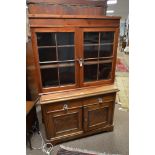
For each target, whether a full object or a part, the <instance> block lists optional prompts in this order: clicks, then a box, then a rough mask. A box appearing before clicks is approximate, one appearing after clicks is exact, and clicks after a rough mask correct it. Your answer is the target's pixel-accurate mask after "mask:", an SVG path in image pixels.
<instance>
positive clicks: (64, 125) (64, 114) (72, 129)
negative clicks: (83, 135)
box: [46, 107, 82, 138]
mask: <svg viewBox="0 0 155 155" xmlns="http://www.w3.org/2000/svg"><path fill="white" fill-rule="evenodd" d="M47 117H48V123H47V127H46V128H47V129H48V131H47V132H48V134H47V135H48V138H56V137H60V136H62V137H66V136H69V134H72V133H77V132H79V131H82V107H81V108H75V109H66V110H63V111H57V112H51V113H49V114H48V116H47Z"/></svg>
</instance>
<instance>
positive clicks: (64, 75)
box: [59, 66, 75, 85]
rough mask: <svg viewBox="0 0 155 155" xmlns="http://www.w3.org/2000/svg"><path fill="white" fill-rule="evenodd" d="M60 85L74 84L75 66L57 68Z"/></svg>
mask: <svg viewBox="0 0 155 155" xmlns="http://www.w3.org/2000/svg"><path fill="white" fill-rule="evenodd" d="M59 76H60V85H65V84H74V83H75V68H74V66H73V67H60V68H59Z"/></svg>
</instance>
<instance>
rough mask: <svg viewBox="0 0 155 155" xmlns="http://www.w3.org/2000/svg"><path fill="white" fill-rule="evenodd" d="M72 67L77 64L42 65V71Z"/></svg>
mask: <svg viewBox="0 0 155 155" xmlns="http://www.w3.org/2000/svg"><path fill="white" fill-rule="evenodd" d="M72 66H75V64H74V63H63V64H50V65H41V66H40V69H47V68H59V67H72Z"/></svg>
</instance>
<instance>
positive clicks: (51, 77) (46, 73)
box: [41, 68, 59, 87]
mask: <svg viewBox="0 0 155 155" xmlns="http://www.w3.org/2000/svg"><path fill="white" fill-rule="evenodd" d="M41 78H42V85H43V87H50V86H58V85H59V81H58V69H57V68H47V69H41Z"/></svg>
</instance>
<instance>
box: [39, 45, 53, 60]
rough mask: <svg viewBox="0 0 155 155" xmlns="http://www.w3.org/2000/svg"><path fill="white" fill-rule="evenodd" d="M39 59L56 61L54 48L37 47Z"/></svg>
mask: <svg viewBox="0 0 155 155" xmlns="http://www.w3.org/2000/svg"><path fill="white" fill-rule="evenodd" d="M38 50H39V61H40V62H43V61H56V48H55V47H54V48H39V49H38Z"/></svg>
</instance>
